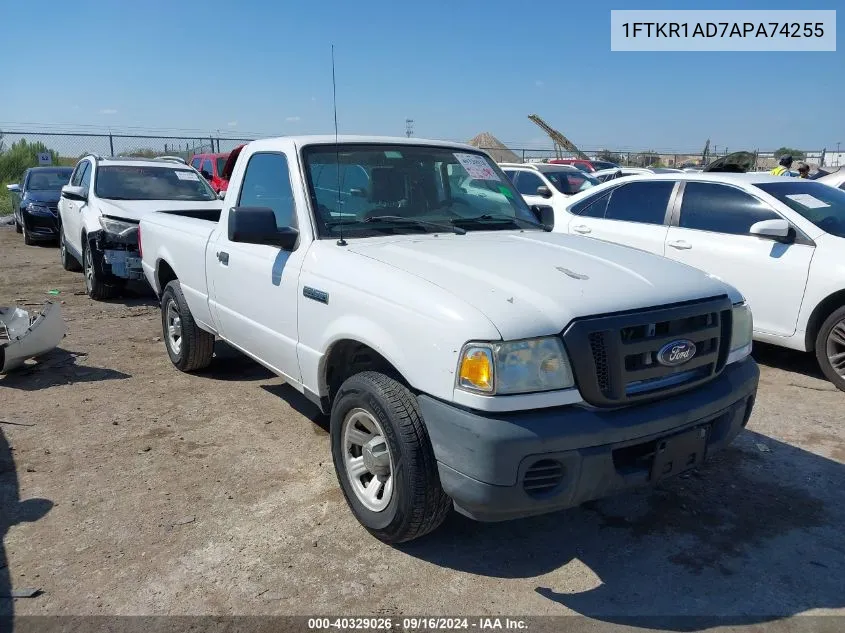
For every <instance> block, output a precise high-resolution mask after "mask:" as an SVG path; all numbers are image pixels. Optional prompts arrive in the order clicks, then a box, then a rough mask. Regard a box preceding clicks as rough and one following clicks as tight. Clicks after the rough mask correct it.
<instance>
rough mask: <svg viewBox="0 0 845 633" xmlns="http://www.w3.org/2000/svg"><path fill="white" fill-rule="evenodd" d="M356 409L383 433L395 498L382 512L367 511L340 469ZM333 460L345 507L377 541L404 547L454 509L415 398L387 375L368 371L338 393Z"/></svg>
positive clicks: (332, 431)
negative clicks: (345, 429)
mask: <svg viewBox="0 0 845 633" xmlns="http://www.w3.org/2000/svg"><path fill="white" fill-rule="evenodd" d="M354 409H364V410H365V411H366V412H368V413H369V414H370V415H372V416H373V418H375V420H376V421H377V422H378V424H379V426H381V428H382V431H383V436H384V439H385V440H386V441H387V444H388V448H389V450H390V454H391V456H392V461H393V464H392V473H391V474H392V478H393V493H392V497H391V499H390V501H389V503H388V505H387V506H386V507H385V508H384V509H383V510H381V511H378V512H376V511H373V510H370V509H369V508H367V507H365V506H364V504H363V503H362V502H361V501H360V500H359V499H358V496H357V494H356V493H355V491H354V489H353V488H352V483H351V480H350V476H349V473H348V472H347V469H346V466H345V464H344V452H345V450H346V447H345V441H344V438H343V423H344V420H345V419H346V417H347V416H348V415H349V414H350V412H351V411H353V410H354ZM331 442H332V459H333V460H334V467H335V473H336V474H337V479H338V482H339V483H340V487H341V490H342V491H343V495H344V497H346V502H347V503H348V504H349V507H350V508H351V509H352V513H353V514H354V515H355V518H356V519H358V521H359V522H360V523H361V525H363V526H364V527H365V528H366V529H367V531H369V532H370V534H372V535H373V536H375V537H376V538H377V539H379V540H380V541H383V542H385V543H402V542H405V541H411V540H413V539H416V538H419V537H421V536H423V535H425V534H427V533H429V532H431V531H432V530H434V529H436V528H437V527H438V526H440V524H441V523H443V520H444V519H445V518H446V516H447V515H448V514H449V511H450V509H451V507H452V504H451V500H450V499H449V497H448V496H447V495H446V493H445V492H444V491H443V487H442V486H441V484H440V477H439V475H438V473H437V462H436V461H435V458H434V452H433V450H432V448H431V441H430V439H429V437H428V431H427V429H426V427H425V423H424V421H423V419H422V416H421V415H420V410H419V405H418V404H417V399H416V396H414V394H413V393H411V391H410V390H409V389H408V388H407V387H405V386H404V385H403V384H402V383H400V382H399V381H397V380H395V379H394V378H392V377H390V376H387V375H385V374H382V373H379V372H374V371H366V372H362V373H359V374H355V375H354V376H352V377H350V378H348V379H347V380H346V381H345V382H344V383H343V384H342V385H341V387H340V389H339V391H338V394H337V397H336V398H335V400H334V404H333V406H332V412H331Z"/></svg>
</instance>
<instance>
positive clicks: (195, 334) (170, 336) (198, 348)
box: [161, 279, 214, 372]
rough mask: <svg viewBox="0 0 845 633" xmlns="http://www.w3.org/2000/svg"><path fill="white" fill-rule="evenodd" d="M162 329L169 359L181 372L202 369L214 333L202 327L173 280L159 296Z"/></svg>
mask: <svg viewBox="0 0 845 633" xmlns="http://www.w3.org/2000/svg"><path fill="white" fill-rule="evenodd" d="M161 330H162V334H163V337H164V344H165V347H166V348H167V355H168V356H170V362H172V363H173V365H174V366H175V367H176V368H177V369H179V370H181V371H184V372H190V371H196V370H197V369H204V368H206V367H208V366H209V365H210V364H211V359H212V357H213V356H214V335H213V334H211V333H210V332H206V331H205V330H203V329H201V328H200V327H199V326H198V325H197V324H196V322H195V321H194V317H193V315H192V314H191V310H190V308H188V302H187V301H185V295H184V294H182V286H181V285H180V284H179V281H178V280H176V279H174V280H173V281H171V282H170V283H169V284H167V286H166V287H165V289H164V292H163V293H162V295H161Z"/></svg>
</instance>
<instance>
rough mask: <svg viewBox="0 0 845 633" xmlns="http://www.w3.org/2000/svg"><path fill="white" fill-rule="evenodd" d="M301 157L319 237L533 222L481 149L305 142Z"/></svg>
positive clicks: (516, 226)
mask: <svg viewBox="0 0 845 633" xmlns="http://www.w3.org/2000/svg"><path fill="white" fill-rule="evenodd" d="M303 161H304V163H305V167H306V172H307V176H308V186H309V189H310V195H311V200H312V202H313V205H314V209H315V210H316V212H317V224H318V230H319V233H320V236H321V237H337V235H338V234H339V231H340V230H341V228H340V227H341V224H342V225H343V227H342V230H343V235H344V237H369V236H373V235H385V234H394V233H419V232H443V231H444V229H445V230H447V231H448V230H450V229H451V227H456V228H457V229H458V230H460V229H464V230H466V231H473V230H504V229H523V228H524V229H535V228H536V229H540V227H539V225H538V223H537V218H536V217H534V215H533V213H532V212H531V211H530V209H529V208H528V205H526V203H525V201H524V200H523V199H522V196H520V195H519V194H518V193H517V192H516V190H515V189H514V188H513V185H512V184H511V181H510V179H508V177H507V176H505V175H504V174H503V173H502V171H501V170H500V169H499V167H497V166H496V164H495V163H494V162H493V161H491V160H490V159H489V158H488V157H487V156H485V155H483V154H479V153H475V152H471V151H463V150H453V149H447V148H442V147H433V146H432V147H428V146H423V145H346V144H344V145H339V146H334V145H321V146H312V147H306V148H305V149H304V150H303Z"/></svg>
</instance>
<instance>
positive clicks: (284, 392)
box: [261, 383, 329, 433]
mask: <svg viewBox="0 0 845 633" xmlns="http://www.w3.org/2000/svg"><path fill="white" fill-rule="evenodd" d="M261 388H262V389H263V390H264V391H266V392H267V393H272V394H273V395H274V396H277V397H279V398H281V399H282V400H284V401H285V402H287V403H288V404H289V405H290V406H291V408H292V409H293V410H294V411H296V412H297V413H298V414H299V415H301V416H303V417H305V418H308V419H309V420H310V421H311V422H313V423H314V424H315V425H316V426H317V427H318V428H320V429H322V430H323V431H324V432H326V433H328V432H329V416H327V415H324V414H323V413H322V412H321V411H320V409H319V407H317V405H316V404H314V403H313V402H311V401H310V400H309V399H308V398H306V397H305V396H303V395H302V394H301V393H299V392H298V391H297V390H296V389H294V388H293V387H291V386H290V385H289V384H287V383H282V384H280V385H261Z"/></svg>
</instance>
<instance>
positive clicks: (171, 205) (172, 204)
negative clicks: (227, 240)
mask: <svg viewBox="0 0 845 633" xmlns="http://www.w3.org/2000/svg"><path fill="white" fill-rule="evenodd" d="M97 206H98V208H99V209H100V213H102V214H103V215H110V216H112V217H115V218H123V219H126V220H137V221H140V220H141V218H142V217H144V216H145V215H147V214H149V213H153V212H155V211H188V210H190V209H222V208H223V201H222V200H208V201H206V202H202V201H200V202H183V201H179V200H107V199H105V198H99V199H98V200H97Z"/></svg>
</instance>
